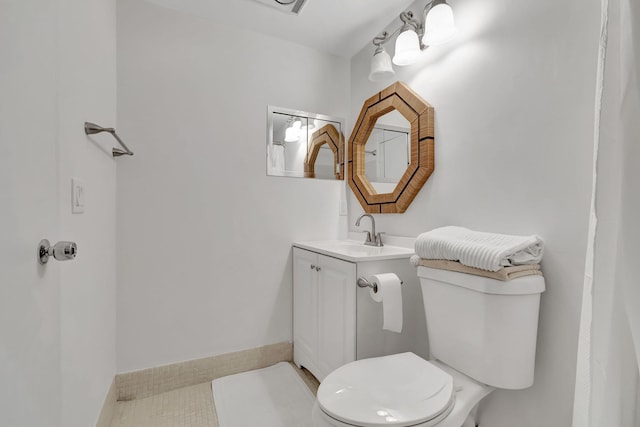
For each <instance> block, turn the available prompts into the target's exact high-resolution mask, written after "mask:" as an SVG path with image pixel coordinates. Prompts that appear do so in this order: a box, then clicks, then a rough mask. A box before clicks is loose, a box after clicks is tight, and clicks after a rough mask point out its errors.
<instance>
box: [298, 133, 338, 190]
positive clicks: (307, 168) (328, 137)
mask: <svg viewBox="0 0 640 427" xmlns="http://www.w3.org/2000/svg"><path fill="white" fill-rule="evenodd" d="M323 144H327V145H328V146H329V148H331V151H333V161H334V164H333V171H334V174H335V176H336V179H337V180H344V136H343V135H342V132H340V131H339V130H338V129H336V127H335V126H334V125H332V124H328V125H325V126H323V127H321V128H320V129H318V130H317V131H315V132H314V133H313V135H311V143H310V145H309V150H308V153H307V157H306V158H305V159H304V176H305V178H315V177H316V172H315V165H316V160H317V159H318V154H320V147H321V146H322V145H323ZM336 166H337V167H336Z"/></svg>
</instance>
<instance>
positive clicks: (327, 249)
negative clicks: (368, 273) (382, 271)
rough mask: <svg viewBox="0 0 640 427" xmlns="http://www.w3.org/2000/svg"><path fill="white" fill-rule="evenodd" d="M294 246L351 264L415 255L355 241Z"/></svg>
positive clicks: (333, 241)
mask: <svg viewBox="0 0 640 427" xmlns="http://www.w3.org/2000/svg"><path fill="white" fill-rule="evenodd" d="M293 246H295V247H298V248H302V249H308V250H311V251H314V252H318V253H321V254H324V255H328V256H331V257H334V258H339V259H342V260H345V261H351V262H359V261H376V260H385V259H399V258H410V257H411V255H413V254H414V251H413V249H410V248H404V247H400V246H389V245H385V246H382V247H376V246H367V245H365V244H364V243H363V242H358V241H355V240H319V241H314V242H297V243H294V244H293Z"/></svg>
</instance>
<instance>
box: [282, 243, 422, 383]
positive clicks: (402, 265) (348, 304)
mask: <svg viewBox="0 0 640 427" xmlns="http://www.w3.org/2000/svg"><path fill="white" fill-rule="evenodd" d="M358 237H360V236H358ZM387 239H389V240H390V239H391V237H390V236H387ZM396 239H402V238H396ZM412 247H413V244H411V245H410V247H406V246H402V247H401V246H392V245H391V243H389V244H386V243H385V246H384V247H372V246H365V245H363V243H362V240H355V241H354V240H326V241H324V240H323V241H313V242H296V243H294V244H293V361H294V362H295V364H296V365H298V367H305V368H306V369H307V370H309V371H310V372H311V373H312V374H313V375H315V377H316V378H317V379H318V380H320V381H322V380H323V379H324V378H325V377H326V376H327V375H328V374H329V373H331V372H332V371H334V370H336V369H337V368H339V367H340V366H342V365H344V364H346V363H349V362H352V361H354V360H358V359H364V358H368V357H378V356H385V355H388V354H394V353H402V352H405V351H411V352H413V353H415V354H417V355H418V356H421V357H423V358H428V356H429V353H428V344H427V340H426V336H427V327H426V320H425V314H424V304H423V300H422V291H421V289H420V283H419V281H418V276H417V275H416V269H415V267H413V266H412V265H411V263H410V262H409V258H410V257H411V255H413V249H412ZM380 273H395V274H396V275H397V276H398V277H399V278H400V280H401V281H402V282H403V285H402V314H403V327H402V332H401V333H396V332H391V331H387V330H384V329H382V326H383V321H384V319H383V310H382V304H381V303H379V302H375V301H374V300H373V299H372V298H371V296H370V294H369V289H368V288H359V287H358V286H357V284H356V282H357V278H358V277H360V276H362V277H364V278H371V276H372V275H374V274H380Z"/></svg>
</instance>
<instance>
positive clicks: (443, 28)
mask: <svg viewBox="0 0 640 427" xmlns="http://www.w3.org/2000/svg"><path fill="white" fill-rule="evenodd" d="M424 27H425V28H424V29H425V32H424V37H423V38H422V43H423V44H425V45H426V46H436V45H439V44H443V43H446V42H448V41H449V40H451V39H452V38H453V36H454V35H455V34H456V33H457V32H458V29H457V28H456V24H455V21H454V19H453V10H452V9H451V6H449V5H448V4H447V3H440V4H437V5H435V6H434V7H432V8H431V9H430V10H429V13H427V19H426V21H425V25H424Z"/></svg>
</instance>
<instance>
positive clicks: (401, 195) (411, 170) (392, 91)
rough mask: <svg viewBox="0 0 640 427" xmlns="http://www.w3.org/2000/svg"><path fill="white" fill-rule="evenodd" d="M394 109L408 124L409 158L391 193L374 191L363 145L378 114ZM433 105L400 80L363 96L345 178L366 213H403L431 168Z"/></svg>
mask: <svg viewBox="0 0 640 427" xmlns="http://www.w3.org/2000/svg"><path fill="white" fill-rule="evenodd" d="M393 110H398V112H399V113H400V114H402V116H404V118H406V119H407V121H409V123H410V124H411V162H410V163H409V165H408V166H407V170H406V171H405V172H404V174H403V175H402V177H401V178H400V181H398V184H397V185H396V187H395V189H394V190H393V192H392V193H385V194H378V193H377V192H376V190H375V188H374V187H373V185H372V184H371V182H370V181H369V179H368V178H367V176H366V174H365V145H366V144H367V141H368V139H369V136H370V135H371V132H373V128H374V126H375V124H376V121H377V120H378V118H379V117H381V116H384V115H385V114H387V113H389V112H390V111H393ZM433 145H434V126H433V107H432V106H431V105H430V104H429V103H427V102H426V101H424V100H423V99H422V98H421V97H420V96H419V95H418V94H416V93H415V92H414V91H412V90H411V89H410V88H409V87H408V86H407V85H405V84H404V83H402V82H396V83H394V84H392V85H391V86H389V87H388V88H386V89H383V90H382V91H380V92H378V93H377V94H375V95H374V96H372V97H371V98H369V99H367V100H366V101H365V102H364V105H363V106H362V110H361V111H360V116H359V117H358V120H357V121H356V124H355V126H354V127H353V132H351V137H350V138H349V159H348V173H347V176H348V181H349V186H350V187H351V190H352V191H353V193H354V194H355V195H356V197H357V198H358V201H359V202H360V204H361V205H362V208H363V209H364V211H365V212H367V213H403V212H404V211H406V210H407V208H408V207H409V205H410V204H411V202H412V201H413V199H414V198H415V197H416V195H417V194H418V192H419V191H420V189H421V188H422V186H423V185H424V183H425V182H427V179H428V178H429V176H430V175H431V173H432V172H433V169H434V160H433V156H434V147H433Z"/></svg>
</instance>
